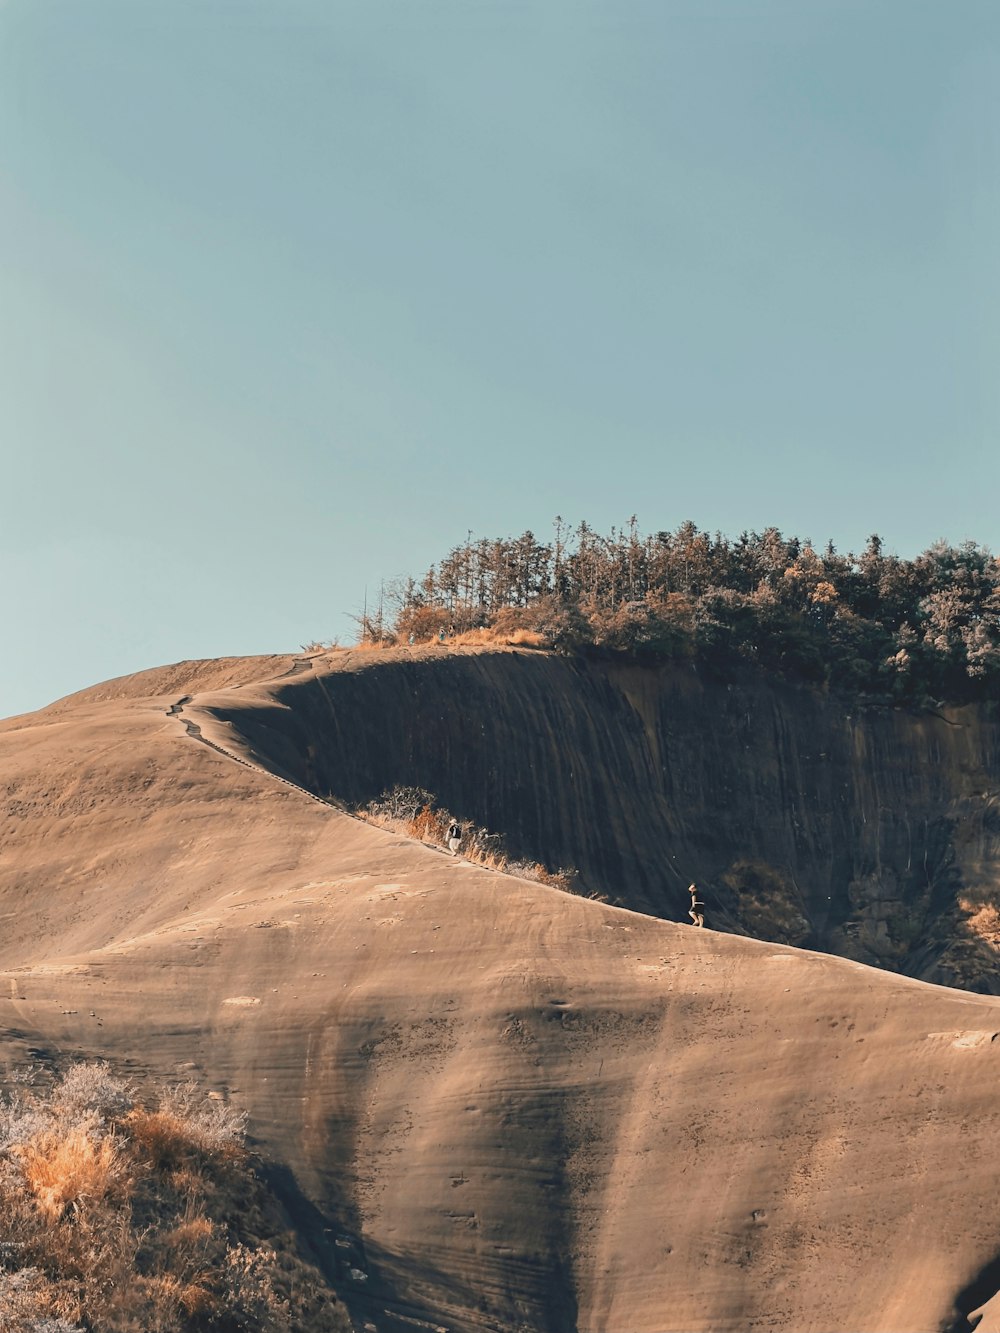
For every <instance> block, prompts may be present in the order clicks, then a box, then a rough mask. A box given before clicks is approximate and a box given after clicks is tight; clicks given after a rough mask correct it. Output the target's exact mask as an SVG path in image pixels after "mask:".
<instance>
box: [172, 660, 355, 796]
mask: <svg viewBox="0 0 1000 1333" xmlns="http://www.w3.org/2000/svg"><path fill="white" fill-rule="evenodd" d="M311 670H312V661H311V659H310V658H308V657H296V658H295V659H294V661H293V662H292V665H291V667H290V668H289V669H288V670H287V671H283V672H282V673H281V675H280V676H275V677H274V679H275V680H286V679H287V678H288V677H289V676H298V675H301V674H302V672H303V671H311ZM189 705H193V706H194V707H197V697H196V696H195V695H191V694H185V695H183V696H182V697H181V698H180V699H178V700H177V702H176V703H173V704H171V705H170V707H169V708H168V709H167V714H166V715H167V717H175V718H176V719H177V720H178V722H180V724H181V726H182V727H183V728H184V730H185V732H186V733H187V734H188V736H190V737H191V739H192V740H196V741H200V742H201V744H202V745H207V746H208V748H209V749H210V750H214V751H215V752H216V754H221V755H222V756H223V757H224V758H226V759H231V760H232V761H233V763H234V764H241V765H242V766H243V767H244V768H249V769H250V770H251V771H252V772H254V773H263V774H264V776H265V777H268V778H271V779H273V780H274V781H275V782H280V783H282V784H283V786H285V787H291V788H292V790H293V791H297V792H301V793H302V795H303V796H308V797H309V799H310V801H315V802H316V804H317V805H323V806H326V807H327V808H328V809H332V810H338V811H340V812H341V813H346V812H345V811H344V808H343V806H341V805H339V804H338V803H337V802H335V801H328V800H324V798H323V797H322V796H317V795H316V793H315V792H311V791H309V789H308V788H306V787H301V786H299V784H298V783H297V782H293V781H292V780H291V778H283V777H281V776H280V775H279V774H277V773H274V772H272V770H271V769H269V768H264V767H263V765H261V764H255V763H252V762H251V761H250V760H249V759H245V758H244V757H243V755H239V754H235V753H234V752H233V751H232V750H228V749H227V748H226V747H225V746H224V745H219V744H218V742H217V741H212V740H209V739H208V737H207V736H206V735H204V734H203V732H202V729H201V727H200V726H199V725H198V723H197V722H194V721H192V720H191V718H189V717H185V716H184V710H185V708H187V707H188V706H189Z"/></svg>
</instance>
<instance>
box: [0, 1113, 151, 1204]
mask: <svg viewBox="0 0 1000 1333" xmlns="http://www.w3.org/2000/svg"><path fill="white" fill-rule="evenodd" d="M14 1158H15V1161H16V1162H17V1164H18V1166H19V1167H20V1170H21V1174H22V1175H23V1177H24V1182H25V1185H26V1186H27V1188H28V1190H29V1191H30V1192H31V1194H32V1195H33V1197H34V1199H35V1202H36V1203H37V1205H38V1210H39V1212H40V1213H41V1214H42V1216H43V1217H44V1218H45V1220H46V1221H47V1222H56V1221H58V1220H59V1219H60V1218H61V1217H63V1216H64V1215H65V1213H66V1210H67V1209H69V1208H72V1209H73V1210H74V1211H78V1210H79V1209H80V1208H81V1207H82V1206H83V1205H84V1204H86V1203H94V1202H99V1201H101V1200H104V1199H106V1198H107V1197H108V1196H109V1195H111V1194H113V1193H115V1192H116V1191H124V1190H126V1189H127V1187H128V1181H127V1177H126V1171H125V1164H124V1162H123V1161H122V1158H121V1154H120V1153H119V1151H118V1147H117V1144H116V1143H115V1140H114V1138H113V1136H110V1135H109V1136H108V1137H106V1138H95V1137H94V1136H93V1134H92V1133H91V1132H90V1131H89V1129H88V1127H87V1126H86V1125H74V1126H72V1127H71V1128H70V1129H68V1130H66V1131H65V1132H63V1131H61V1130H59V1129H52V1130H49V1131H48V1132H47V1133H44V1134H39V1135H37V1136H36V1137H35V1138H33V1139H31V1140H29V1141H28V1142H27V1143H25V1144H18V1145H16V1146H15V1148H14Z"/></svg>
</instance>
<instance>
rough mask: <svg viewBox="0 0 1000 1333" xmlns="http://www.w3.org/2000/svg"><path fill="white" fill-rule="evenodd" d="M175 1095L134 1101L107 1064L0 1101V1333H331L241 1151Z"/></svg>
mask: <svg viewBox="0 0 1000 1333" xmlns="http://www.w3.org/2000/svg"><path fill="white" fill-rule="evenodd" d="M244 1129H245V1117H244V1116H243V1115H242V1114H240V1113H237V1112H235V1111H233V1110H232V1109H231V1108H230V1107H228V1106H226V1105H224V1104H223V1103H221V1102H218V1101H213V1100H211V1099H209V1098H207V1097H205V1096H204V1095H203V1094H201V1093H199V1091H198V1090H197V1089H196V1088H195V1087H194V1085H191V1084H188V1085H184V1086H181V1087H177V1088H172V1089H168V1090H165V1091H164V1092H163V1093H162V1095H161V1096H160V1097H159V1098H158V1099H157V1101H156V1102H155V1103H154V1104H153V1105H151V1106H147V1105H143V1104H142V1103H140V1101H139V1100H138V1098H137V1096H136V1091H135V1089H134V1087H133V1086H132V1085H131V1084H130V1083H128V1082H125V1081H124V1080H122V1079H119V1078H116V1077H115V1076H114V1075H113V1074H112V1073H111V1071H110V1070H109V1068H108V1066H107V1065H106V1064H84V1065H77V1066H75V1067H73V1068H71V1069H70V1070H69V1072H68V1073H66V1074H65V1075H64V1076H63V1077H62V1079H61V1080H60V1081H58V1082H57V1083H56V1084H55V1085H54V1086H52V1087H51V1088H49V1089H48V1090H47V1091H41V1090H38V1089H36V1088H35V1087H33V1086H31V1085H30V1083H26V1082H25V1081H24V1080H23V1079H22V1080H20V1081H17V1082H15V1084H14V1088H13V1091H12V1092H10V1093H9V1094H7V1095H6V1096H5V1097H4V1098H2V1099H0V1328H2V1329H3V1330H4V1333H84V1331H85V1333H201V1330H206V1331H207V1330H221V1331H223V1333H240V1331H242V1330H245V1331H246V1333H299V1331H301V1333H305V1330H309V1333H314V1331H315V1333H320V1331H321V1330H322V1331H323V1333H344V1331H345V1330H347V1329H348V1328H349V1323H348V1320H347V1317H346V1313H345V1311H344V1309H343V1307H342V1306H341V1305H340V1304H339V1303H338V1302H337V1301H336V1299H335V1297H334V1296H333V1294H332V1293H331V1292H330V1291H329V1289H328V1288H327V1287H326V1284H325V1282H324V1280H323V1278H322V1276H321V1275H320V1274H319V1273H318V1272H317V1271H316V1270H315V1269H312V1268H311V1267H309V1266H308V1265H306V1264H305V1263H304V1262H303V1261H302V1260H301V1259H299V1257H298V1256H297V1255H296V1253H295V1248H294V1238H293V1235H292V1233H291V1232H290V1231H289V1230H288V1229H287V1223H286V1222H285V1219H284V1218H283V1216H282V1214H281V1210H280V1208H279V1207H278V1205H277V1204H276V1202H275V1200H273V1199H272V1198H271V1197H270V1196H269V1195H268V1193H267V1191H266V1190H265V1188H264V1186H263V1184H262V1183H261V1181H260V1180H259V1179H258V1177H257V1176H256V1174H255V1173H254V1170H253V1165H252V1160H251V1158H250V1155H249V1153H248V1152H247V1150H246V1148H245V1147H244V1142H243V1139H244Z"/></svg>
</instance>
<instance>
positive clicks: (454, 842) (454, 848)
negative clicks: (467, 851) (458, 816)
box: [448, 820, 462, 856]
mask: <svg viewBox="0 0 1000 1333" xmlns="http://www.w3.org/2000/svg"><path fill="white" fill-rule="evenodd" d="M461 845H462V830H461V828H460V827H459V826H458V824H456V823H455V821H454V820H452V822H451V823H450V824H449V825H448V850H449V852H451V854H452V856H457V855H458V849H459V847H461Z"/></svg>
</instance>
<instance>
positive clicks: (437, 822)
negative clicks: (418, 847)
mask: <svg viewBox="0 0 1000 1333" xmlns="http://www.w3.org/2000/svg"><path fill="white" fill-rule="evenodd" d="M449 822H450V821H448V820H446V821H445V823H444V824H443V825H442V823H441V812H439V811H437V810H434V809H433V808H432V807H431V806H429V805H426V806H424V808H423V809H422V810H418V811H417V813H416V814H415V815H414V816H413V818H412V819H411V820H409V821H408V822H407V825H406V831H407V833H408V834H409V835H410V837H411V838H419V839H420V840H421V842H434V843H438V844H439V845H440V846H444V842H445V837H446V835H447V832H448V823H449Z"/></svg>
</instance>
